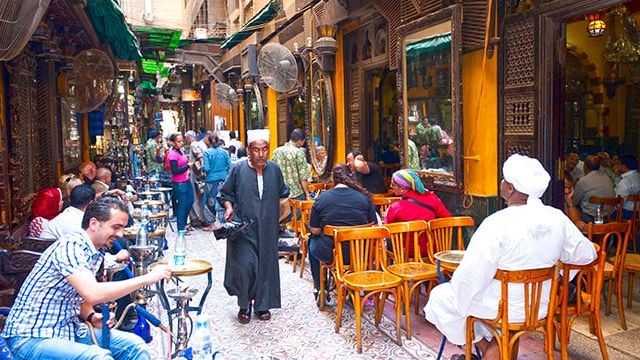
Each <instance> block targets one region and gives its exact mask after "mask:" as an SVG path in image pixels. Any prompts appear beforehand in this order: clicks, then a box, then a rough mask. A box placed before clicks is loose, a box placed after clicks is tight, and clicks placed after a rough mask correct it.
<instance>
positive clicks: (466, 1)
mask: <svg viewBox="0 0 640 360" xmlns="http://www.w3.org/2000/svg"><path fill="white" fill-rule="evenodd" d="M462 8H463V9H464V10H463V11H464V21H463V22H462V50H463V52H467V51H472V50H476V49H480V48H483V47H484V38H485V31H486V26H487V0H463V1H462Z"/></svg>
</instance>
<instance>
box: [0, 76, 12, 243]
mask: <svg viewBox="0 0 640 360" xmlns="http://www.w3.org/2000/svg"><path fill="white" fill-rule="evenodd" d="M3 74H4V65H3V64H0V82H1V83H0V114H7V113H8V112H7V108H6V106H7V96H6V95H7V92H6V91H5V88H4V84H5V78H4V76H3ZM8 137H9V133H8V129H7V121H6V117H4V116H2V115H0V226H1V227H2V229H0V230H3V231H4V230H8V227H9V226H8V225H9V219H10V217H11V215H10V211H11V206H10V205H9V204H10V202H9V193H10V186H11V185H10V183H9V152H8V144H7V142H8V141H7V139H8Z"/></svg>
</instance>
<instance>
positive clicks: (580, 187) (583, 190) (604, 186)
mask: <svg viewBox="0 0 640 360" xmlns="http://www.w3.org/2000/svg"><path fill="white" fill-rule="evenodd" d="M592 196H598V197H604V198H612V197H615V196H616V193H615V191H614V189H613V184H612V183H611V180H610V179H609V177H608V176H607V174H606V173H604V172H602V171H600V170H593V171H589V173H588V174H587V175H585V176H583V177H581V178H580V180H578V182H577V183H576V189H575V191H574V192H573V203H574V204H576V205H578V206H580V211H581V212H582V216H585V215H586V217H583V219H584V220H586V221H590V220H591V218H593V216H595V215H596V205H595V204H591V203H590V202H589V198H590V197H592Z"/></svg>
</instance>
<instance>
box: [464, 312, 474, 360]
mask: <svg viewBox="0 0 640 360" xmlns="http://www.w3.org/2000/svg"><path fill="white" fill-rule="evenodd" d="M466 323H467V326H466V336H465V339H466V343H465V350H464V352H465V354H464V357H465V359H467V360H470V359H471V353H472V351H473V318H472V317H467V321H466Z"/></svg>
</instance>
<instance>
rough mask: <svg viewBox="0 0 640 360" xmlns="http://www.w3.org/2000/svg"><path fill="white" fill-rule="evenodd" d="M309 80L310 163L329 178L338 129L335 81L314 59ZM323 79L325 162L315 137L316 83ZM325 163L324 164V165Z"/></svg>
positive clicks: (308, 127)
mask: <svg viewBox="0 0 640 360" xmlns="http://www.w3.org/2000/svg"><path fill="white" fill-rule="evenodd" d="M306 75H307V79H306V80H307V81H305V85H306V88H307V89H306V92H305V96H306V102H307V107H306V108H307V112H306V125H307V126H306V131H307V152H308V154H309V159H310V163H311V165H312V166H313V168H314V170H315V172H316V174H317V175H318V177H319V178H327V177H328V176H329V175H330V174H331V169H332V168H333V150H334V149H333V148H334V137H335V135H334V134H335V131H336V115H335V101H334V98H333V81H332V80H331V73H329V72H326V71H322V69H321V68H320V64H319V63H318V62H317V61H316V60H314V61H313V62H312V63H311V65H310V66H309V67H308V73H307V74H306ZM320 80H321V81H322V83H323V84H324V88H325V95H326V96H325V97H324V98H323V99H324V100H325V101H326V105H325V106H324V107H325V109H326V111H321V112H320V114H321V115H320V116H322V124H323V125H324V137H323V139H322V140H323V143H322V146H323V147H324V150H325V154H326V155H325V159H326V160H325V161H324V164H322V163H320V162H319V161H318V157H317V151H316V150H317V149H316V146H315V141H314V137H315V134H316V132H315V131H314V115H315V114H316V108H315V106H316V103H315V102H314V96H317V93H316V90H315V84H316V83H317V82H318V81H320ZM323 165H324V166H323Z"/></svg>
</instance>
